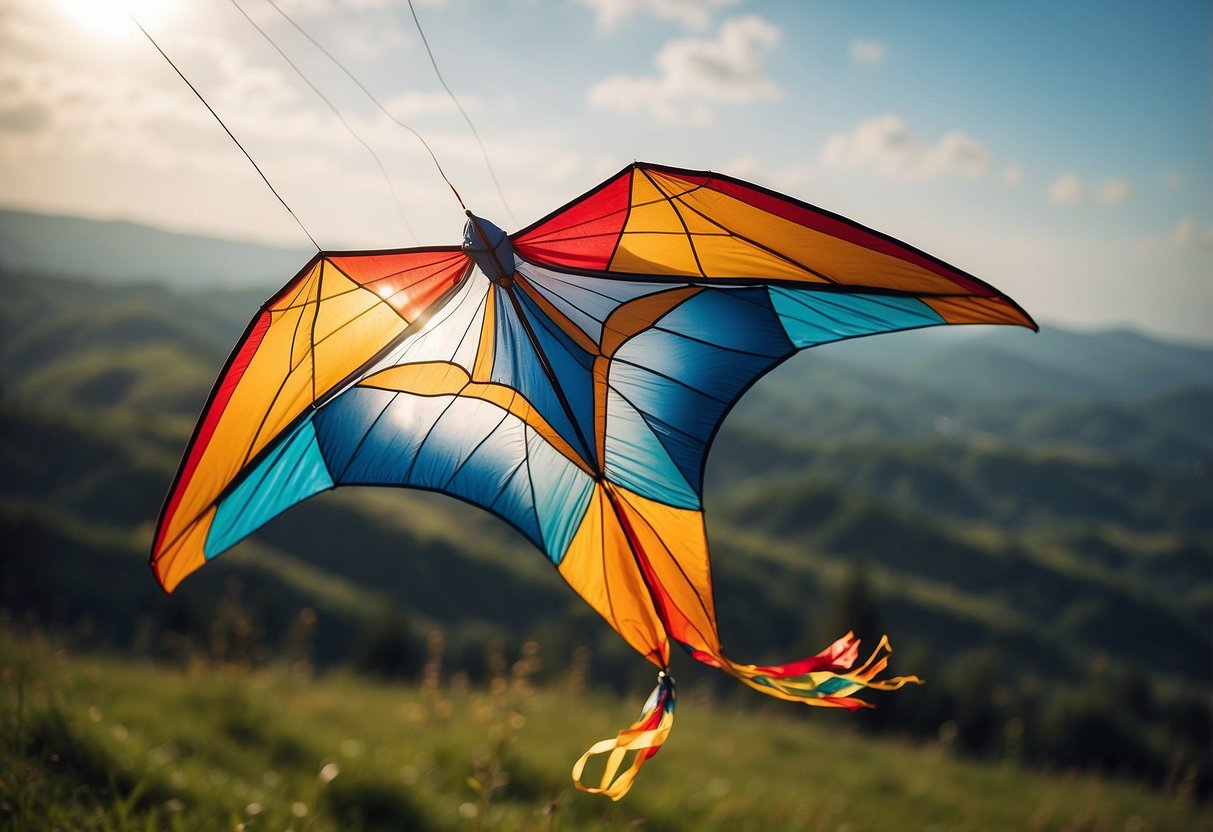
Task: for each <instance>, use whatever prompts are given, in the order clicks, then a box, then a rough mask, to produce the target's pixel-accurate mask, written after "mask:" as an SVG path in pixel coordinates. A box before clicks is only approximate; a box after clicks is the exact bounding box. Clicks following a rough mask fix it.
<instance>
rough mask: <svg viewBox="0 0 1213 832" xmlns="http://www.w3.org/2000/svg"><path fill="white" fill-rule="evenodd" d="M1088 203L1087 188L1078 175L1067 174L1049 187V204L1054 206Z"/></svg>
mask: <svg viewBox="0 0 1213 832" xmlns="http://www.w3.org/2000/svg"><path fill="white" fill-rule="evenodd" d="M1086 201H1087V188H1086V186H1085V185H1084V184H1083V182H1082V179H1081V178H1080V177H1079V175H1078V174H1077V173H1067V174H1063V175H1062V176H1060V177H1058V178H1057V179H1055V180H1053V183H1052V184H1051V185H1049V202H1052V203H1053V204H1054V205H1078V204H1080V203H1083V202H1086Z"/></svg>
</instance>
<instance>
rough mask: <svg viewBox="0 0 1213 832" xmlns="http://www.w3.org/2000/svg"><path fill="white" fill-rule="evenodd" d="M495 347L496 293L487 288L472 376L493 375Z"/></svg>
mask: <svg viewBox="0 0 1213 832" xmlns="http://www.w3.org/2000/svg"><path fill="white" fill-rule="evenodd" d="M496 347H497V293H496V292H495V291H493V290H492V289H489V293H488V294H487V295H486V296H485V299H484V319H483V320H482V321H481V323H480V343H479V344H477V345H476V363H475V365H474V366H473V367H472V378H473V379H475V380H476V381H488V380H489V379H491V378H492V377H493V357H494V356H493V351H494V350H495V349H496Z"/></svg>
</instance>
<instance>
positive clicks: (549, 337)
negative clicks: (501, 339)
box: [517, 292, 594, 461]
mask: <svg viewBox="0 0 1213 832" xmlns="http://www.w3.org/2000/svg"><path fill="white" fill-rule="evenodd" d="M517 297H518V300H519V303H520V305H521V306H522V310H523V314H525V315H526V316H527V317H528V318H529V319H530V322H531V329H532V330H533V331H534V333H535V338H536V340H538V341H539V346H540V349H542V350H543V353H544V355H545V356H546V357H547V359H548V363H550V364H551V365H552V371H553V372H554V373H555V374H556V378H557V379H558V380H559V383H560V388H561V392H563V393H564V397H565V399H566V400H567V401H568V403H569V406H570V408H571V409H572V411H573V415H574V416H575V417H576V418H577V422H578V425H579V427H580V428H581V432H582V434H583V435H584V436H585V437H586V439H589V438H590V437H591V436H593V435H594V382H593V378H592V376H591V372H590V371H591V370H592V369H593V368H594V356H592V355H590V354H589V353H588V352H586V351H585V350H583V349H582V348H581V347H579V346H578V345H577V344H576V343H574V342H573V340H572V339H571V338H569V336H568V335H567V334H566V333H565V332H564V330H562V329H561V328H560V327H559V326H557V325H556V323H555V322H554V321H553V320H551V319H550V318H548V317H547V315H545V314H543V311H542V310H541V309H540V308H539V307H538V306H536V305H535V302H534V301H532V300H531V299H530V298H529V297H527V296H526V295H525V294H522V293H521V292H519V293H518V294H517ZM586 450H587V452H588V451H589V449H588V448H587V449H586ZM590 459H592V457H587V461H589V460H590Z"/></svg>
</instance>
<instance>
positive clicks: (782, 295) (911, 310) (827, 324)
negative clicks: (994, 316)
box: [768, 287, 945, 349]
mask: <svg viewBox="0 0 1213 832" xmlns="http://www.w3.org/2000/svg"><path fill="white" fill-rule="evenodd" d="M768 291H769V292H770V294H771V303H772V304H773V305H774V307H775V311H776V312H778V313H779V317H780V319H781V320H782V321H783V327H784V329H786V330H787V333H788V337H789V338H791V339H792V343H793V344H795V345H796V346H797V347H799V348H801V349H803V348H805V347H813V346H816V345H818V344H825V343H829V342H830V341H840V340H842V339H844V338H855V337H857V336H860V335H872V334H875V333H877V332H893V331H896V330H899V329H916V328H918V327H924V326H937V325H939V324H943V323H945V321H944V320H943V318H941V317H940V316H939V313H938V312H936V311H935V310H934V309H932V308H931V307H929V306H927V305H926V304H925V303H923V302H922V301H921V300H919V299H918V298H912V297H900V296H894V295H875V294H873V295H864V294H851V293H847V294H843V293H841V292H821V291H813V290H812V289H786V288H783V287H778V288H776V287H772V288H771V289H769V290H768Z"/></svg>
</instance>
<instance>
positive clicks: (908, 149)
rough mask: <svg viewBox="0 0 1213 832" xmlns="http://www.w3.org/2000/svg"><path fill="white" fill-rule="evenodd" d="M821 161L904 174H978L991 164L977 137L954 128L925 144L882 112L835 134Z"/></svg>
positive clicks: (921, 177) (932, 176)
mask: <svg viewBox="0 0 1213 832" xmlns="http://www.w3.org/2000/svg"><path fill="white" fill-rule="evenodd" d="M821 160H822V162H824V163H825V164H826V165H829V166H830V167H836V168H847V169H851V170H862V169H872V170H876V171H879V172H880V173H883V174H886V175H888V176H897V177H901V178H905V179H918V180H925V179H936V178H939V177H942V176H952V175H961V176H967V177H973V178H975V177H979V176H982V175H984V174H985V173H986V172H987V171H988V170H989V168H990V164H991V158H990V151H989V150H988V149H987V148H986V146H985V145H984V144H982V143H981V142H980V141H978V140H977V139H975V138H973V137H972V136H969V135H968V134H966V133H962V132H960V131H959V130H953V131H951V132H948V133H945V134H944V135H943V136H942V137H941V138H940V139H939V141H938V142H936V143H935V144H928V143H926V142H924V141H922V139H920V138H919V137H918V136H916V135H915V134H914V132H913V131H911V130H910V128H909V125H907V124H906V123H905V120H904V119H902V118H901V117H900V116H896V115H892V114H889V115H884V116H878V117H877V118H872V119H868V120H867V121H862V122H860V123H859V124H858V125H856V126H855V128H854V129H853V130H851V131H850V132H849V133H836V134H835V135H833V136H831V137H830V138H829V140H827V141H826V144H825V147H824V148H823V149H822V152H821Z"/></svg>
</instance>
